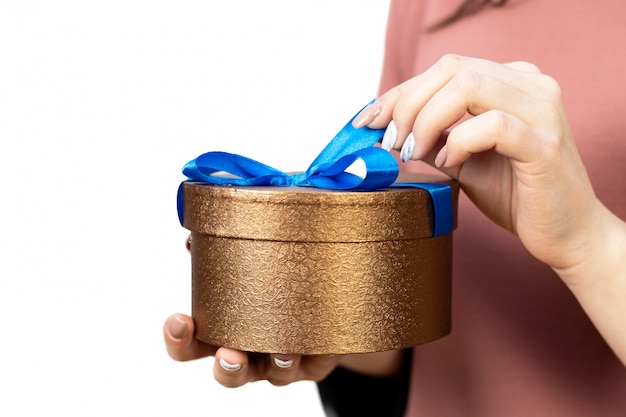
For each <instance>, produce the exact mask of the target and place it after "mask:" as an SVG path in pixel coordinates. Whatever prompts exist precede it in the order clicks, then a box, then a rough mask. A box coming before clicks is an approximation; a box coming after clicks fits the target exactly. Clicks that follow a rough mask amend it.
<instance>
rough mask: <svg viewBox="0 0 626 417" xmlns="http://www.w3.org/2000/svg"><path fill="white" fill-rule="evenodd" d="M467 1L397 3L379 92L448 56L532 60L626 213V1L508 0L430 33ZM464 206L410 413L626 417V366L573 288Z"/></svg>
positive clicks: (594, 174) (616, 207) (598, 180)
mask: <svg viewBox="0 0 626 417" xmlns="http://www.w3.org/2000/svg"><path fill="white" fill-rule="evenodd" d="M460 1H461V0H391V8H390V14H389V21H388V28H387V43H386V55H385V65H384V69H383V75H382V80H381V85H380V90H381V92H383V91H386V90H387V89H388V88H390V87H392V86H394V85H396V84H399V83H401V82H402V81H404V80H406V79H408V78H411V77H412V76H414V75H416V74H418V73H420V72H421V71H423V70H425V69H426V68H428V67H429V66H430V65H432V64H433V63H434V62H435V61H436V60H437V59H438V58H440V57H441V55H443V54H445V53H457V54H462V55H467V56H475V57H481V58H487V59H491V60H494V61H498V62H508V61H519V60H525V61H530V62H532V63H534V64H536V65H537V66H538V67H539V68H540V69H541V70H542V72H544V73H546V74H549V75H551V76H553V77H554V78H555V79H556V80H557V81H558V82H559V84H560V85H561V87H562V90H563V96H564V101H565V106H566V109H567V112H568V115H569V119H570V123H571V125H572V128H573V131H574V134H575V138H576V141H577V144H578V147H579V150H580V152H581V154H582V157H583V160H584V162H585V164H586V166H587V169H588V171H589V175H590V177H591V180H592V182H593V184H594V187H595V191H596V193H597V195H598V197H599V198H600V199H601V200H602V201H603V202H604V203H605V204H606V205H607V206H608V207H609V208H610V209H611V210H613V211H614V212H615V213H616V214H618V215H619V216H620V217H622V218H626V140H625V138H626V82H625V81H624V80H625V79H626V77H625V74H626V45H624V43H623V42H625V41H626V23H625V21H624V19H625V18H626V2H623V1H611V2H608V1H607V2H593V1H589V0H568V1H558V0H511V1H509V4H507V5H506V6H504V7H502V8H493V7H486V8H485V9H484V10H482V11H481V12H480V13H478V14H476V15H474V16H470V17H466V18H463V19H462V20H461V21H458V22H456V23H454V24H453V25H452V26H449V27H447V28H444V29H441V30H439V31H436V32H433V33H426V32H425V28H426V27H428V26H429V25H432V24H434V23H435V22H437V21H439V20H440V19H442V18H443V17H445V16H447V15H449V14H450V13H451V12H452V11H453V10H454V9H455V7H456V6H457V5H458V3H459V2H460ZM423 166H424V165H423V164H422V163H420V162H410V163H408V164H406V165H405V167H406V169H411V170H418V169H422V168H423ZM459 210H460V212H459V226H458V229H457V230H456V231H455V232H454V254H453V259H454V265H453V328H452V333H451V334H450V335H449V336H446V337H445V338H443V339H441V340H438V341H435V342H432V343H428V344H425V345H421V346H418V347H417V348H415V349H414V363H413V367H414V369H413V375H412V381H411V389H410V398H409V405H408V411H407V415H408V416H429V417H435V416H436V417H448V416H450V417H451V416H459V417H461V416H463V417H468V416H479V417H490V416H494V417H495V416H497V417H504V416H506V417H512V416H524V417H530V416H532V417H538V416H549V417H555V416H567V417H575V416H581V417H590V416H620V417H623V416H626V368H625V367H624V366H623V365H622V364H621V362H619V360H618V359H617V358H616V357H615V355H614V354H613V353H612V352H611V350H610V349H609V348H608V347H607V345H606V344H605V342H604V341H603V339H602V338H601V337H600V336H599V334H598V333H597V331H596V330H595V328H594V327H593V325H592V324H591V323H590V321H589V319H588V318H587V316H586V315H585V313H584V312H583V311H582V309H581V308H580V306H579V305H578V303H577V301H576V299H575V298H574V297H573V295H572V294H571V293H570V292H569V290H568V289H567V288H566V287H565V285H564V284H563V283H562V282H561V281H560V279H559V278H558V277H557V276H556V275H555V274H554V272H553V271H552V270H551V269H550V268H549V267H547V266H545V265H543V264H541V263H539V262H538V261H536V260H535V259H534V258H533V257H532V256H531V255H529V254H528V253H527V251H526V250H525V249H524V247H523V246H522V245H521V243H520V242H519V240H518V239H517V238H516V237H515V236H513V235H512V234H511V233H510V232H508V231H505V230H503V229H501V228H499V227H498V226H495V225H494V224H492V223H491V222H490V221H489V220H487V219H486V218H485V217H484V216H483V215H482V214H481V213H480V212H479V211H478V210H477V209H476V208H474V207H473V206H472V204H471V203H470V202H469V201H468V200H467V198H465V196H461V201H460V206H459ZM625 263H626V260H625ZM625 267H626V266H625ZM624 302H626V300H624ZM624 331H626V328H625V329H624Z"/></svg>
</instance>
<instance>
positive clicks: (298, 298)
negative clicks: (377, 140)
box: [182, 174, 459, 355]
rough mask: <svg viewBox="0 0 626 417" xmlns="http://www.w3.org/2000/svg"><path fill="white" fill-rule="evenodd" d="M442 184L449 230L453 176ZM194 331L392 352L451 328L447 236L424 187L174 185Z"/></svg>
mask: <svg viewBox="0 0 626 417" xmlns="http://www.w3.org/2000/svg"><path fill="white" fill-rule="evenodd" d="M398 181H399V182H430V183H433V182H445V183H447V184H449V185H450V187H451V189H452V196H453V198H452V201H453V219H454V220H453V224H454V227H456V211H457V210H456V204H457V198H458V190H459V187H458V183H457V182H456V181H454V180H450V179H447V178H444V177H432V176H423V175H417V174H401V176H400V177H399V178H398ZM182 193H183V210H184V213H185V216H184V223H183V226H184V227H185V228H186V229H189V230H190V231H191V260H192V316H193V319H194V321H195V324H196V337H197V338H198V339H199V340H201V341H204V342H206V343H209V344H211V345H216V346H226V347H230V348H235V349H238V350H243V351H249V352H263V353H285V354H301V355H316V354H346V353H365V352H380V351H386V350H391V349H402V348H406V347H410V346H415V345H419V344H422V343H426V342H429V341H433V340H436V339H438V338H441V337H443V336H445V335H447V334H448V333H449V332H450V327H451V301H450V298H451V273H452V271H451V261H452V233H447V234H443V235H441V236H437V237H432V236H433V227H434V226H433V223H434V220H433V205H432V200H431V197H430V195H429V193H428V191H426V190H424V189H421V188H415V187H389V188H385V189H380V190H376V191H367V192H357V191H334V190H327V189H319V188H313V187H271V186H262V187H240V186H217V185H209V184H206V183H200V182H185V183H183V190H182Z"/></svg>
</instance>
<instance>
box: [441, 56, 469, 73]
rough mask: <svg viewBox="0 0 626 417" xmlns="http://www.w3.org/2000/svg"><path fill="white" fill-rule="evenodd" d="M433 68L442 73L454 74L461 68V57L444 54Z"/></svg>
mask: <svg viewBox="0 0 626 417" xmlns="http://www.w3.org/2000/svg"><path fill="white" fill-rule="evenodd" d="M435 66H436V67H437V68H439V69H440V70H442V71H444V72H447V73H455V72H458V71H459V69H460V68H461V67H462V66H463V57H462V56H461V55H457V54H445V55H443V56H442V57H441V58H439V60H438V61H437V62H436V63H435Z"/></svg>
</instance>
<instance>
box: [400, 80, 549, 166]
mask: <svg viewBox="0 0 626 417" xmlns="http://www.w3.org/2000/svg"><path fill="white" fill-rule="evenodd" d="M546 105H547V103H546V102H544V101H542V100H538V99H536V98H534V97H532V96H529V95H528V94H526V93H524V92H522V91H520V90H518V89H517V88H515V87H512V86H511V85H509V84H506V83H504V82H501V81H500V80H498V79H496V78H493V77H489V76H484V75H482V74H479V73H475V72H469V71H463V72H461V73H459V74H457V75H456V76H455V77H454V78H453V79H452V80H451V81H450V82H449V83H448V84H446V85H445V86H444V87H443V88H442V89H441V90H439V91H438V92H437V94H435V96H434V97H433V98H432V99H431V100H430V101H429V102H428V103H427V104H426V105H425V106H424V108H423V109H422V111H421V112H420V113H419V115H418V116H417V118H416V120H415V124H414V126H413V136H412V137H411V138H410V141H407V143H405V145H403V146H404V147H403V149H402V152H401V155H402V159H403V160H405V161H406V160H408V159H421V158H423V157H424V156H425V155H426V154H427V153H428V152H429V151H430V150H431V149H432V148H433V146H434V144H435V142H436V141H437V139H438V138H439V137H440V135H441V133H442V132H443V131H445V130H446V129H449V128H451V127H452V126H454V125H455V124H456V123H458V122H460V121H461V119H462V118H464V117H465V116H466V115H467V114H468V113H469V114H470V115H473V116H477V115H480V114H483V113H485V112H487V111H491V110H500V111H502V112H505V113H509V114H511V115H513V116H515V117H516V118H519V119H521V120H523V121H525V122H528V123H530V122H533V123H536V122H535V121H534V120H535V119H536V118H537V114H540V115H541V114H542V113H540V112H541V107H545V106H546ZM538 112H539V113H538Z"/></svg>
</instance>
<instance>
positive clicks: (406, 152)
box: [400, 132, 415, 162]
mask: <svg viewBox="0 0 626 417" xmlns="http://www.w3.org/2000/svg"><path fill="white" fill-rule="evenodd" d="M414 150H415V138H414V137H413V132H411V133H410V134H409V136H407V138H406V140H405V141H404V145H402V149H401V150H400V159H402V162H407V161H409V160H410V159H411V157H412V156H413V151H414Z"/></svg>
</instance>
